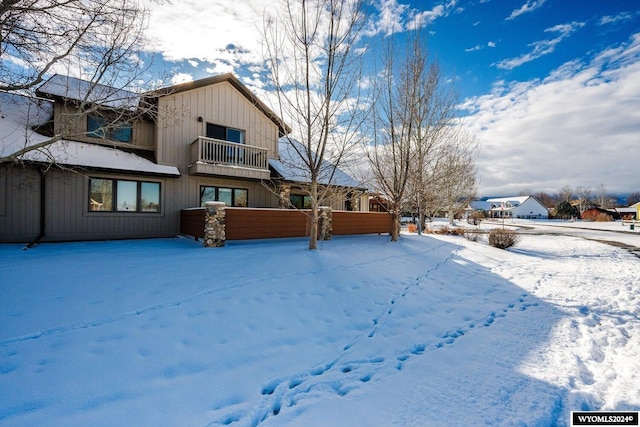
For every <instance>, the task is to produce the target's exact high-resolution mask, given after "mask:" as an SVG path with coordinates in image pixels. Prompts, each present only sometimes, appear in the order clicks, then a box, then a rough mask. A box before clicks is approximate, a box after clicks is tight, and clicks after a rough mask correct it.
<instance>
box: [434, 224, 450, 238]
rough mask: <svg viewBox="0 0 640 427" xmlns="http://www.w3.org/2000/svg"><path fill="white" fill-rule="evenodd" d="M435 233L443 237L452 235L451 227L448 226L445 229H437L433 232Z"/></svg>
mask: <svg viewBox="0 0 640 427" xmlns="http://www.w3.org/2000/svg"><path fill="white" fill-rule="evenodd" d="M433 232H434V233H435V234H442V235H443V236H445V235H447V234H451V232H450V230H449V227H448V226H446V225H445V226H444V227H440V228H436V229H434V230H433Z"/></svg>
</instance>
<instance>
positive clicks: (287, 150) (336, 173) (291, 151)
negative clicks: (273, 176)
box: [269, 137, 365, 188]
mask: <svg viewBox="0 0 640 427" xmlns="http://www.w3.org/2000/svg"><path fill="white" fill-rule="evenodd" d="M296 149H297V150H302V151H305V148H304V146H303V145H302V144H301V143H300V142H298V141H296V140H295V139H291V138H286V137H284V138H280V140H279V141H278V151H279V153H280V160H276V159H269V166H271V167H272V168H273V169H274V170H275V171H276V172H277V173H278V174H279V175H280V176H281V177H282V178H284V179H285V180H287V181H293V182H304V183H307V182H310V181H311V174H310V173H309V170H308V168H306V167H304V165H302V159H301V158H300V156H299V155H298V152H297V151H296ZM321 169H322V170H321V172H320V177H319V183H320V184H323V185H337V186H340V187H353V188H365V186H364V185H363V184H362V183H360V182H358V181H357V180H355V179H354V178H352V177H351V176H350V175H348V174H347V173H346V172H344V171H342V170H340V169H339V168H336V167H335V166H334V165H333V164H332V163H331V162H328V161H323V162H322V168H321Z"/></svg>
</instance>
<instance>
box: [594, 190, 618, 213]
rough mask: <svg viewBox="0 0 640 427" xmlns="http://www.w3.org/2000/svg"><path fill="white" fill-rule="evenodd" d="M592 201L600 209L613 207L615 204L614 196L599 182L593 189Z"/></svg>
mask: <svg viewBox="0 0 640 427" xmlns="http://www.w3.org/2000/svg"><path fill="white" fill-rule="evenodd" d="M593 202H594V203H595V204H596V205H597V206H598V207H601V208H602V209H608V208H613V207H615V205H616V197H615V196H614V195H613V194H611V193H609V192H607V189H606V188H605V186H604V184H600V185H599V186H598V187H597V188H596V189H595V190H594V191H593Z"/></svg>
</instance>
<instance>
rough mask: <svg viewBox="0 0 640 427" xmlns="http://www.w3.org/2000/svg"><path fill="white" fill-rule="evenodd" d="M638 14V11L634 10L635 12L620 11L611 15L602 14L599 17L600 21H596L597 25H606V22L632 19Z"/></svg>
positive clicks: (612, 22)
mask: <svg viewBox="0 0 640 427" xmlns="http://www.w3.org/2000/svg"><path fill="white" fill-rule="evenodd" d="M638 14H640V12H635V13H631V12H621V13H619V14H617V15H613V16H603V17H602V18H600V21H598V25H608V24H615V23H618V22H624V21H629V20H632V19H634V18H635V17H636V16H638Z"/></svg>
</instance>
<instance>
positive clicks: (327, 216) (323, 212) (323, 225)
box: [318, 206, 333, 240]
mask: <svg viewBox="0 0 640 427" xmlns="http://www.w3.org/2000/svg"><path fill="white" fill-rule="evenodd" d="M332 220H333V218H332V212H331V208H330V207H329V206H319V207H318V226H319V229H320V239H322V240H331V236H332V235H333V224H332V223H331V221H332Z"/></svg>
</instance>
